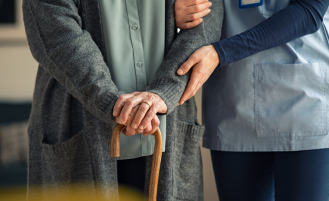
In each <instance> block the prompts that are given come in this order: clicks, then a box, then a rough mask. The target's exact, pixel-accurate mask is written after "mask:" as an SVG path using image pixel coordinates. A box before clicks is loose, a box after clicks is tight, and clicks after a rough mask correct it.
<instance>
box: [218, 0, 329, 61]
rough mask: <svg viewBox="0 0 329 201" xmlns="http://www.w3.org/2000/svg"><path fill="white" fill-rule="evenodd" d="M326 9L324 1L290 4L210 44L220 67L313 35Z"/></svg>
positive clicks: (304, 1)
mask: <svg viewBox="0 0 329 201" xmlns="http://www.w3.org/2000/svg"><path fill="white" fill-rule="evenodd" d="M328 5H329V1H328V0H292V1H291V3H290V5H289V6H287V7H286V8H284V9H282V10H281V11H279V12H278V13H276V14H274V15H273V16H271V17H270V18H268V19H266V20H265V21H263V22H262V23H260V24H258V25H257V26H255V27H253V28H251V29H249V30H247V31H245V32H243V33H241V34H238V35H235V36H232V37H230V38H226V39H223V40H221V41H217V42H215V43H213V45H214V46H215V48H216V50H217V53H218V55H219V58H220V66H225V65H226V64H229V63H231V62H235V61H238V60H241V59H244V58H246V57H248V56H251V55H253V54H256V53H258V52H260V51H263V50H266V49H269V48H273V47H277V46H280V45H283V44H285V43H287V42H290V41H292V40H294V39H296V38H299V37H302V36H304V35H307V34H311V33H314V32H316V31H317V30H318V29H319V28H320V26H321V25H322V21H323V16H324V15H325V13H326V11H327V9H328Z"/></svg>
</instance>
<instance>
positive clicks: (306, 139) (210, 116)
mask: <svg viewBox="0 0 329 201" xmlns="http://www.w3.org/2000/svg"><path fill="white" fill-rule="evenodd" d="M289 3H290V0H265V2H264V5H262V6H259V7H254V8H247V9H240V8H239V0H224V6H225V18H224V26H223V32H222V37H223V38H228V37H231V36H234V35H237V34H239V33H242V32H244V31H246V30H248V29H250V28H252V27H254V26H256V25H257V24H259V23H260V22H262V21H263V20H266V19H267V18H269V17H270V16H272V15H273V14H275V13H276V12H278V11H280V10H281V9H283V8H285V7H286V6H288V5H289ZM292 26H293V25H292ZM328 28H329V11H327V12H326V14H325V16H324V21H323V24H322V26H321V28H320V29H319V30H318V31H317V32H315V33H313V34H309V35H306V36H304V37H301V38H298V39H296V40H293V41H291V42H289V43H287V44H284V45H281V46H279V47H275V48H271V49H268V50H265V51H262V52H259V53H257V54H255V55H253V56H250V57H247V58H245V59H242V60H240V61H237V62H233V63H230V64H228V65H226V66H224V67H222V68H218V69H216V70H215V71H214V73H213V74H212V75H211V77H210V78H209V80H208V81H207V82H206V83H205V85H204V87H203V123H204V124H205V126H206V131H205V135H204V137H203V145H204V147H206V148H209V149H212V150H222V151H299V150H310V149H322V148H329V132H328V122H329V121H328V120H329V110H328V109H329V76H328V75H329V40H328Z"/></svg>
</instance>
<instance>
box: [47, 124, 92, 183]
mask: <svg viewBox="0 0 329 201" xmlns="http://www.w3.org/2000/svg"><path fill="white" fill-rule="evenodd" d="M41 146H42V160H43V161H42V163H43V168H45V171H44V172H45V174H44V175H43V182H44V183H47V184H55V185H56V184H60V185H65V184H70V185H72V184H74V185H75V184H79V185H80V184H83V185H88V186H89V185H94V181H95V178H94V173H93V166H92V160H91V154H90V149H89V145H88V142H87V140H86V138H85V133H84V130H82V131H80V132H79V133H78V134H76V135H74V136H73V137H72V138H71V139H69V140H68V141H65V142H62V143H58V144H55V145H51V144H47V143H46V141H45V140H43V141H42V145H41Z"/></svg>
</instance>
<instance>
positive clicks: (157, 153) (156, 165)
mask: <svg viewBox="0 0 329 201" xmlns="http://www.w3.org/2000/svg"><path fill="white" fill-rule="evenodd" d="M123 127H124V126H123V125H119V124H118V125H117V126H116V127H115V128H114V130H113V133H112V138H111V157H119V156H120V133H121V130H122V129H123ZM153 135H154V137H155V145H154V153H153V161H152V172H151V180H150V186H149V201H156V197H157V191H158V181H159V173H160V164H161V157H162V136H161V131H160V129H159V128H158V129H157V130H156V131H155V133H154V134H153Z"/></svg>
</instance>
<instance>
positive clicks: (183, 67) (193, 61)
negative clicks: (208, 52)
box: [177, 50, 202, 75]
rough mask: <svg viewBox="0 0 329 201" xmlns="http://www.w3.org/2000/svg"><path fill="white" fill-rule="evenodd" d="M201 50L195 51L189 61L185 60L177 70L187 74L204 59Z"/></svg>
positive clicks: (179, 72)
mask: <svg viewBox="0 0 329 201" xmlns="http://www.w3.org/2000/svg"><path fill="white" fill-rule="evenodd" d="M199 52H200V51H199V50H197V51H195V52H194V53H193V54H192V55H191V56H190V57H189V59H188V60H187V61H185V62H184V63H183V64H182V65H181V66H180V67H179V69H178V70H177V74H178V75H184V74H186V73H187V72H188V71H189V70H190V69H191V68H192V67H193V66H194V65H195V64H197V63H199V62H200V61H201V59H202V57H201V55H199V54H200V53H199Z"/></svg>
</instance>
